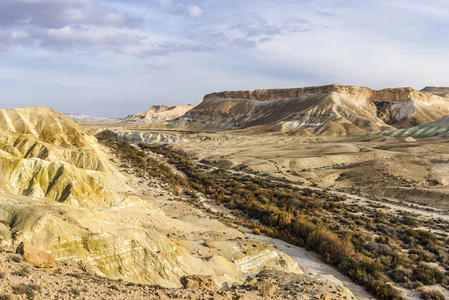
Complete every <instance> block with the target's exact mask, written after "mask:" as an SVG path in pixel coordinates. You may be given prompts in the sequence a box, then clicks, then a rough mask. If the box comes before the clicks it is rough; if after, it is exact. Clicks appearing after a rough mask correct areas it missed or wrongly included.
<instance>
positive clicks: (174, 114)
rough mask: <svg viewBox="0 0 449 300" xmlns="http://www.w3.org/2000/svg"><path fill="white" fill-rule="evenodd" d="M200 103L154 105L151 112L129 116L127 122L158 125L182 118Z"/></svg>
mask: <svg viewBox="0 0 449 300" xmlns="http://www.w3.org/2000/svg"><path fill="white" fill-rule="evenodd" d="M198 104H200V102H197V103H195V104H187V105H153V106H151V107H150V109H149V110H147V111H145V112H142V113H137V114H132V115H129V116H127V117H126V118H125V120H126V121H137V122H144V123H158V122H163V121H168V120H171V119H174V118H178V117H181V116H182V115H184V114H185V113H186V112H188V111H189V110H191V109H193V108H195V107H196V106H197V105H198Z"/></svg>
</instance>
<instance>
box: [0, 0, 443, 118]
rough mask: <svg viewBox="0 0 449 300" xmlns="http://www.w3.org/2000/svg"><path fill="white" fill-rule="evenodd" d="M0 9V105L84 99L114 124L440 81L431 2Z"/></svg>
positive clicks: (44, 0)
mask: <svg viewBox="0 0 449 300" xmlns="http://www.w3.org/2000/svg"><path fill="white" fill-rule="evenodd" d="M0 3H1V4H0V6H1V8H0V62H1V64H0V65H1V68H0V79H1V81H2V86H1V89H0V104H1V105H2V106H3V107H5V106H8V105H12V104H9V103H13V104H14V105H20V103H24V101H22V102H20V101H21V100H20V99H21V98H23V99H25V98H26V99H28V102H27V103H26V104H27V105H31V104H32V103H31V102H33V101H34V100H33V99H38V98H39V102H37V100H35V105H46V103H49V102H48V101H47V100H46V99H47V98H48V99H52V101H53V102H51V103H50V104H52V105H53V104H54V103H58V105H59V106H58V107H62V106H63V105H64V103H77V99H81V98H83V99H86V100H85V104H84V106H83V107H84V108H85V109H86V110H87V109H89V107H91V103H97V104H95V105H96V106H95V105H94V104H92V107H94V106H95V107H98V108H99V109H98V111H97V112H95V114H98V115H104V114H105V113H106V112H104V111H103V110H102V109H103V108H101V107H103V106H105V105H104V103H108V101H112V102H113V103H114V105H116V107H114V106H112V105H110V106H108V109H109V111H108V114H109V115H115V116H120V114H121V113H123V112H124V111H126V114H127V113H134V112H136V111H139V110H140V109H142V110H143V108H146V109H147V106H150V105H151V104H158V103H163V102H164V101H166V102H167V103H188V102H193V101H196V100H199V99H200V98H201V97H202V96H203V94H204V93H208V92H213V91H216V90H228V89H231V90H232V89H254V88H276V87H288V86H291V87H295V86H302V85H319V84H327V83H342V84H356V85H357V84H359V85H368V86H370V87H373V88H382V87H388V86H398V85H412V86H418V87H420V86H424V85H429V84H433V85H441V84H447V83H446V82H445V78H446V79H447V78H448V77H449V71H448V70H449V66H448V63H447V62H448V57H449V50H448V49H449V21H448V18H447V17H446V16H447V14H448V13H449V4H447V3H445V2H444V1H439V0H379V1H359V0H345V1H330V0H317V1H310V0H284V1H275V0H246V1H241V0H227V1H219V0H204V1H198V0H157V1H156V0H152V1H148V0H0ZM193 70H194V71H193ZM186 74H188V76H186ZM25 79H26V80H25ZM55 82H56V83H57V84H55ZM149 83H151V84H150V85H149ZM23 86H32V87H33V88H32V89H31V88H30V89H23ZM173 87H176V88H173ZM67 88H69V89H70V93H68V92H67ZM2 99H3V100H2ZM30 99H31V100H30ZM111 99H112V100H111ZM120 99H122V100H127V99H135V100H134V101H135V102H133V103H140V105H141V106H142V107H141V108H139V109H137V108H134V107H131V106H130V105H122V106H120V104H119V103H120ZM149 99H150V100H149ZM153 99H154V100H153ZM2 101H3V102H2ZM100 102H101V103H102V104H101V105H100V104H98V103H100ZM67 105H68V104H67ZM73 107H74V108H76V106H73ZM69 110H71V109H65V111H69ZM114 110H115V111H116V113H114V114H112V112H113V111H114ZM81 112H82V113H89V112H88V111H81ZM104 116H107V115H104Z"/></svg>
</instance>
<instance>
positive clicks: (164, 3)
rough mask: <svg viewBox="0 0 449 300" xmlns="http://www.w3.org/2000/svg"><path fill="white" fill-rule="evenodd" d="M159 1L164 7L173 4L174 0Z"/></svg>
mask: <svg viewBox="0 0 449 300" xmlns="http://www.w3.org/2000/svg"><path fill="white" fill-rule="evenodd" d="M159 3H160V4H161V5H162V6H163V7H169V6H172V5H173V0H159Z"/></svg>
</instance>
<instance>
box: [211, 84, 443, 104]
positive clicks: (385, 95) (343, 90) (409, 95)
mask: <svg viewBox="0 0 449 300" xmlns="http://www.w3.org/2000/svg"><path fill="white" fill-rule="evenodd" d="M331 92H336V93H339V94H342V95H346V96H350V97H351V98H353V99H355V100H359V101H361V100H377V101H386V102H398V103H404V102H409V101H410V100H411V99H413V98H415V99H416V98H419V99H420V100H421V101H424V102H428V101H432V100H433V99H434V98H435V94H432V93H428V92H426V91H417V90H415V89H413V88H411V87H403V88H388V89H382V90H373V89H370V88H368V87H362V86H346V85H339V84H331V85H324V86H312V87H302V88H289V89H266V90H252V91H225V92H218V93H212V94H208V95H206V96H204V100H205V101H207V100H209V99H216V98H222V99H248V100H258V101H270V100H280V99H287V98H299V97H301V96H303V95H310V94H321V93H331Z"/></svg>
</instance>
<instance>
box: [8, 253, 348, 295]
mask: <svg viewBox="0 0 449 300" xmlns="http://www.w3.org/2000/svg"><path fill="white" fill-rule="evenodd" d="M13 251H14V249H2V250H0V274H1V276H2V280H1V281H0V299H36V300H39V299H114V300H115V299H211V298H212V299H221V300H225V299H242V298H245V299H254V300H259V299H260V300H261V299H266V298H267V296H269V297H270V299H304V300H305V299H315V296H316V295H319V296H320V297H321V298H323V299H326V298H325V297H326V296H327V297H328V298H327V299H341V298H343V297H346V299H354V298H353V297H352V295H351V294H350V293H348V292H347V291H345V289H344V288H343V287H342V286H336V285H334V284H330V283H327V282H326V281H324V280H322V279H319V278H311V277H308V276H306V275H299V274H291V273H285V272H279V271H277V272H276V271H264V272H262V273H261V274H259V275H258V276H257V278H249V280H247V281H246V283H245V284H244V285H239V286H234V287H233V288H232V289H229V290H225V291H220V290H218V289H217V287H216V286H215V285H214V284H213V283H212V282H211V280H210V278H209V277H207V276H204V277H201V276H191V277H185V279H186V280H185V281H186V282H187V284H186V286H185V287H183V288H171V289H165V288H158V287H155V286H149V285H144V284H132V283H129V282H124V281H121V280H112V279H108V278H104V277H99V276H95V274H93V273H92V272H90V267H89V265H87V264H85V263H77V262H75V261H72V260H62V261H58V262H57V263H56V266H55V267H54V268H53V269H37V268H33V267H31V266H30V265H29V264H28V263H26V262H24V261H21V260H20V256H19V255H17V254H14V253H13ZM195 283H197V285H195ZM8 296H9V298H8ZM329 297H330V298H329Z"/></svg>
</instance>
